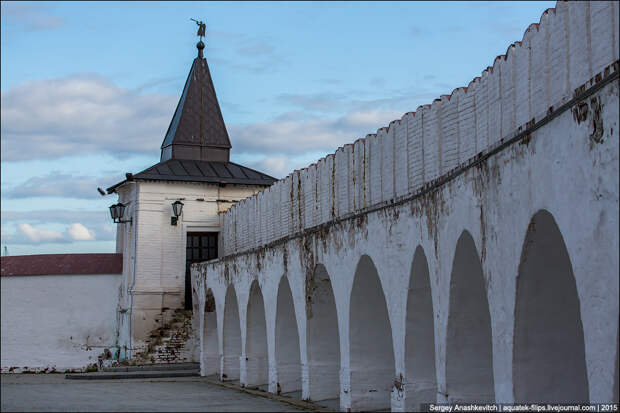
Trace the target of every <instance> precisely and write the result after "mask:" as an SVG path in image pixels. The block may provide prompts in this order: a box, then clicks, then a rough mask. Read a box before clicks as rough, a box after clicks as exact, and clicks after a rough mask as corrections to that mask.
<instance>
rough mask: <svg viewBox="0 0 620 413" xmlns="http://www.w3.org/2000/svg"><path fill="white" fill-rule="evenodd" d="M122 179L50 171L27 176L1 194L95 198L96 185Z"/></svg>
mask: <svg viewBox="0 0 620 413" xmlns="http://www.w3.org/2000/svg"><path fill="white" fill-rule="evenodd" d="M122 180H123V177H122V176H121V175H120V174H118V175H114V176H102V177H91V176H83V175H78V176H74V175H71V174H66V173H62V172H58V171H52V172H50V173H49V174H47V175H44V176H35V177H32V178H29V179H28V180H26V181H25V182H24V183H22V184H20V185H17V186H15V187H14V188H12V189H9V190H6V191H4V193H3V196H5V197H6V198H30V197H68V198H80V199H95V198H100V195H99V193H98V192H97V187H98V186H101V187H103V188H106V187H107V186H109V185H112V184H114V183H116V182H120V181H122ZM106 184H107V185H106Z"/></svg>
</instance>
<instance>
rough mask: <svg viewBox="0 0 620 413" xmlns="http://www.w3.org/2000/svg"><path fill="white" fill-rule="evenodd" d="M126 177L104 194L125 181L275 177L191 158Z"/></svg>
mask: <svg viewBox="0 0 620 413" xmlns="http://www.w3.org/2000/svg"><path fill="white" fill-rule="evenodd" d="M127 178H128V179H126V180H124V181H122V182H119V183H117V184H116V185H114V186H111V187H110V188H108V193H109V194H111V193H113V192H115V190H116V188H117V187H118V186H120V185H122V184H124V183H125V182H127V181H128V180H155V181H183V182H209V183H218V184H242V185H265V186H269V185H271V184H273V183H274V182H275V181H276V179H275V178H273V177H271V176H269V175H266V174H264V173H262V172H258V171H255V170H254V169H250V168H247V167H245V166H242V165H239V164H236V163H233V162H214V161H198V160H193V159H170V160H167V161H164V162H159V163H157V164H155V165H153V166H151V167H150V168H147V169H145V170H144V171H142V172H140V173H137V174H135V175H128V177H127Z"/></svg>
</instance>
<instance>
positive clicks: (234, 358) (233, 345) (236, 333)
mask: <svg viewBox="0 0 620 413" xmlns="http://www.w3.org/2000/svg"><path fill="white" fill-rule="evenodd" d="M224 306H225V307H224V327H223V332H224V335H223V349H224V351H223V355H224V360H223V365H222V379H223V380H238V379H239V377H240V368H239V363H240V357H241V325H240V322H239V306H238V305H237V294H236V291H235V288H234V286H233V285H232V284H230V285H229V286H228V289H227V290H226V301H225V304H224Z"/></svg>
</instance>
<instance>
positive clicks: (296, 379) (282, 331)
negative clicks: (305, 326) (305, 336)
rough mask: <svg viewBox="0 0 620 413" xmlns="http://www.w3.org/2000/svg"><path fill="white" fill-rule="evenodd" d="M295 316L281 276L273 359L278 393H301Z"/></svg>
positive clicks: (291, 296) (289, 291) (285, 281)
mask: <svg viewBox="0 0 620 413" xmlns="http://www.w3.org/2000/svg"><path fill="white" fill-rule="evenodd" d="M295 314H296V313H295V305H294V303H293V294H292V292H291V287H290V285H289V281H288V278H287V277H286V276H283V277H282V278H281V279H280V284H279V285H278V298H277V309H276V340H275V344H276V345H275V358H276V366H277V367H276V368H277V377H278V384H277V392H278V393H291V392H297V391H301V358H300V347H299V330H298V327H297V317H296V315H295Z"/></svg>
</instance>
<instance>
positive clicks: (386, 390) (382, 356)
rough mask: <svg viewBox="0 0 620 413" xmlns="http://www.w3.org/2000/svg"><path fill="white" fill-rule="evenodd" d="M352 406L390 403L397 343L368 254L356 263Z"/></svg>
mask: <svg viewBox="0 0 620 413" xmlns="http://www.w3.org/2000/svg"><path fill="white" fill-rule="evenodd" d="M349 317H350V318H349V345H350V388H351V390H350V391H351V396H350V397H351V409H352V410H354V411H357V410H380V409H389V408H390V407H391V392H392V387H393V383H394V370H395V363H394V347H393V343H392V328H391V325H390V319H389V316H388V309H387V304H386V300H385V295H384V293H383V288H382V286H381V280H380V279H379V275H378V273H377V269H376V267H375V265H374V263H373V261H372V259H371V258H370V257H369V256H368V255H363V256H362V257H361V258H360V260H359V262H358V265H357V268H356V271H355V278H354V281H353V287H352V290H351V305H350V316H349Z"/></svg>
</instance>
